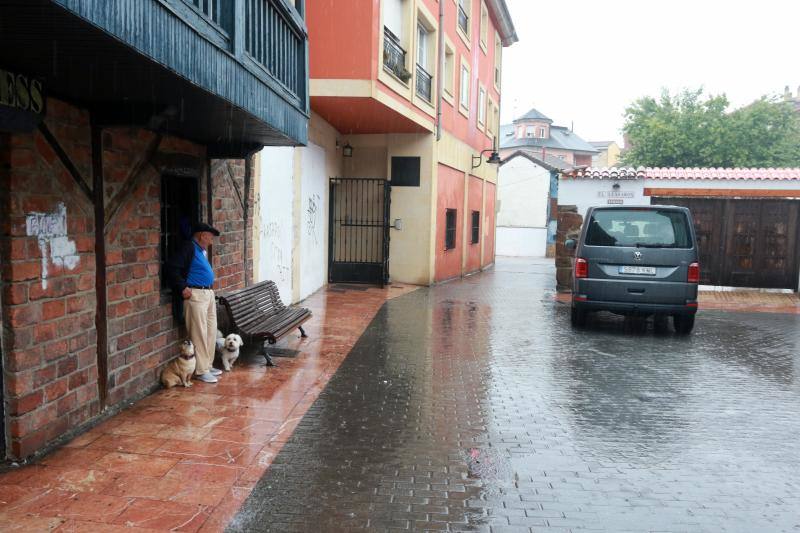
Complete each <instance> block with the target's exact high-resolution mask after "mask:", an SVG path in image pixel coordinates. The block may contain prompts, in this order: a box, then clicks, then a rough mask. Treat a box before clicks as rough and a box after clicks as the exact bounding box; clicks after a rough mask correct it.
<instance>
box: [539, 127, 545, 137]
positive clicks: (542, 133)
mask: <svg viewBox="0 0 800 533" xmlns="http://www.w3.org/2000/svg"><path fill="white" fill-rule="evenodd" d="M546 133H547V130H545V128H539V138H540V139H544V138H545V135H546Z"/></svg>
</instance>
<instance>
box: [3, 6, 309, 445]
mask: <svg viewBox="0 0 800 533" xmlns="http://www.w3.org/2000/svg"><path fill="white" fill-rule="evenodd" d="M267 18H269V19H270V20H272V21H273V24H274V25H276V26H274V27H273V29H275V28H278V29H279V30H280V31H272V32H268V31H267V27H266V26H265V25H264V24H263V23H262V22H261V21H264V20H266V19H267ZM306 35H307V33H306V29H305V22H304V9H303V5H302V2H295V3H294V4H289V3H287V2H284V1H281V0H258V1H255V2H254V1H249V2H245V1H244V0H234V1H230V2H204V3H201V2H195V1H191V0H186V1H184V0H141V1H139V2H135V3H127V4H125V9H110V8H109V6H108V5H106V4H105V3H97V2H92V1H88V0H71V1H67V0H34V1H30V2H16V3H12V4H10V5H9V4H8V3H4V4H2V5H0V77H1V78H2V83H0V205H2V210H1V211H0V265H1V266H2V304H1V305H0V308H1V309H2V323H3V324H2V325H3V335H2V345H1V347H2V359H0V360H1V361H2V371H3V372H2V379H3V387H2V391H3V400H4V401H3V405H4V408H5V409H4V412H3V414H2V417H1V418H0V420H2V424H3V427H2V431H0V435H2V439H3V440H2V442H0V444H1V445H2V448H3V453H4V455H5V456H6V457H8V458H13V459H23V458H26V457H29V456H31V455H33V454H36V453H41V452H42V451H44V450H46V449H47V448H48V447H50V446H53V445H55V444H58V443H59V442H61V441H62V440H64V439H66V438H68V437H70V436H71V435H74V434H76V433H78V432H80V431H82V430H83V429H85V428H86V427H88V426H89V425H92V424H94V423H96V422H97V421H98V420H101V419H102V418H103V417H104V416H106V415H108V414H110V413H113V412H114V411H115V410H117V409H120V408H121V407H123V406H125V405H127V404H128V403H129V402H130V401H132V400H135V399H137V398H139V397H141V396H143V395H145V394H148V393H149V392H151V391H152V390H154V389H155V388H156V387H158V376H159V374H160V370H161V368H162V366H163V365H164V364H165V363H166V362H167V361H169V360H170V359H172V358H173V357H174V356H175V354H177V353H178V350H177V344H178V342H179V340H180V339H181V338H182V337H184V336H185V332H184V331H183V328H182V325H180V324H179V323H178V322H177V321H176V320H175V319H174V318H173V315H172V312H171V302H172V297H171V294H170V290H169V287H168V286H167V284H166V280H165V276H164V264H165V262H166V261H167V260H168V259H169V257H170V254H171V253H173V251H174V249H175V246H176V244H177V243H178V242H179V241H180V240H181V239H183V238H185V237H186V236H187V232H188V228H189V227H190V224H191V222H193V221H200V220H201V221H205V222H208V223H211V224H213V225H214V226H216V227H218V228H219V229H220V230H221V236H220V237H219V238H218V239H217V242H216V244H215V245H214V247H213V249H212V252H211V254H210V255H211V260H212V263H213V266H214V269H215V273H216V276H217V281H216V283H215V289H217V290H220V291H226V290H230V289H235V288H239V287H243V286H245V285H246V284H247V283H248V282H249V281H250V280H252V278H253V272H252V268H253V261H252V256H253V255H252V254H253V242H252V239H251V235H252V220H253V217H252V210H253V206H254V180H253V174H254V170H255V168H254V164H253V161H252V157H251V155H252V154H253V153H254V152H255V151H256V150H258V149H259V148H260V147H262V146H264V145H285V146H294V145H299V144H305V143H306V142H307V139H308V114H309V109H308V81H307V72H306V62H305V58H306V54H307V37H306ZM277 50H281V54H282V55H280V56H278V55H277V54H275V53H274V52H275V51H277Z"/></svg>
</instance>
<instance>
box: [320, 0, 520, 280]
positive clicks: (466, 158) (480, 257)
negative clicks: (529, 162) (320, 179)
mask: <svg viewBox="0 0 800 533" xmlns="http://www.w3.org/2000/svg"><path fill="white" fill-rule="evenodd" d="M306 6H307V10H306V16H307V24H308V32H309V72H310V105H311V109H312V111H313V113H312V119H311V120H312V123H313V122H315V121H322V122H325V123H327V124H328V125H330V126H331V127H332V129H333V130H335V135H336V146H337V147H341V149H342V150H341V153H340V154H339V153H338V152H337V155H336V157H342V164H341V167H340V168H341V169H342V176H340V177H343V178H380V179H385V180H388V181H389V182H390V183H391V207H390V213H389V214H388V218H389V219H390V220H391V222H392V229H391V230H390V240H389V247H388V250H389V254H388V255H389V264H390V267H389V268H390V274H391V278H392V279H393V280H397V281H402V282H407V283H417V284H423V285H428V284H431V283H435V282H440V281H445V280H447V279H452V278H456V277H459V276H463V275H467V274H469V273H472V272H476V271H479V270H481V269H483V268H485V267H487V266H489V265H491V264H493V262H494V232H495V228H494V220H495V213H494V207H495V184H496V182H497V165H495V164H490V163H487V158H488V157H489V155H490V154H491V153H492V151H493V150H494V149H495V147H496V146H497V145H498V144H499V141H498V131H499V116H500V109H499V106H500V89H501V87H500V82H501V74H502V49H503V47H505V46H510V45H511V44H513V43H514V42H516V40H517V36H516V33H515V30H514V26H513V23H512V21H511V17H510V14H509V12H508V8H507V6H506V4H505V1H504V0H348V1H347V2H332V1H331V0H308V1H307V3H306ZM311 128H312V129H313V128H314V124H312V125H311ZM345 148H346V149H345ZM331 177H334V176H331ZM398 220H399V221H400V222H399V223H398V222H397V221H398Z"/></svg>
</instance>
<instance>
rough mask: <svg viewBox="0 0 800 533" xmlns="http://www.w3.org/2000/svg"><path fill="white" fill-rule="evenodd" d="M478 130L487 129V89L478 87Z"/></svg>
mask: <svg viewBox="0 0 800 533" xmlns="http://www.w3.org/2000/svg"><path fill="white" fill-rule="evenodd" d="M476 115H478V129H483V128H485V127H486V89H484V88H483V87H482V86H478V112H477V113H476Z"/></svg>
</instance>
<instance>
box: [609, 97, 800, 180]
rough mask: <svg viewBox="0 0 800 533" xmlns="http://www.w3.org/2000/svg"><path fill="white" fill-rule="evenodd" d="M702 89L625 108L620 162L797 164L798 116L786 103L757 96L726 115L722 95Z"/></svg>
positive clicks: (799, 148) (647, 99)
mask: <svg viewBox="0 0 800 533" xmlns="http://www.w3.org/2000/svg"><path fill="white" fill-rule="evenodd" d="M702 92H703V91H702V89H698V90H695V91H683V92H682V93H680V94H677V95H675V96H671V95H670V94H669V93H668V92H667V91H666V90H664V91H662V93H661V97H660V98H659V99H658V100H656V99H655V98H652V97H649V96H647V97H644V98H640V99H638V100H636V101H635V102H634V103H633V104H632V105H630V106H629V107H628V108H627V109H626V110H625V125H624V127H623V131H624V132H625V134H626V136H627V139H628V141H629V143H628V144H629V147H628V150H626V152H625V153H624V154H623V156H622V164H624V165H630V166H648V167H796V166H800V114H798V113H797V112H796V111H795V110H794V108H793V106H792V105H791V104H789V103H787V102H784V101H780V100H778V99H776V98H767V97H763V98H761V99H759V100H756V101H755V102H753V103H752V104H750V105H748V106H745V107H742V108H740V109H736V110H734V111H732V112H727V109H728V105H729V102H728V99H727V98H726V97H725V95H720V96H709V97H707V98H705V99H703V98H702Z"/></svg>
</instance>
